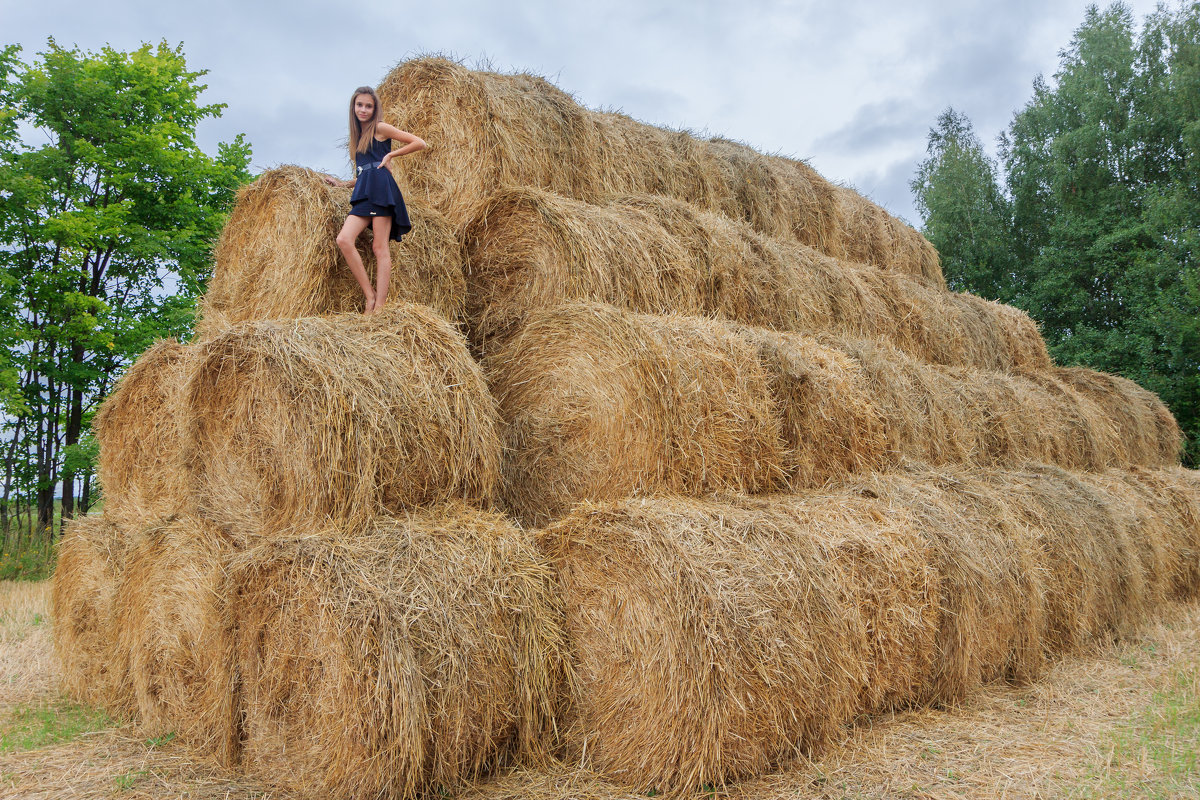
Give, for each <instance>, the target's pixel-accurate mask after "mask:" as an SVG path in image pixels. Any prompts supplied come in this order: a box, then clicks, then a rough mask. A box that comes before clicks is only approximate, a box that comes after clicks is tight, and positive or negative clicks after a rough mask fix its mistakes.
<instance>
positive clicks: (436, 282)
mask: <svg viewBox="0 0 1200 800" xmlns="http://www.w3.org/2000/svg"><path fill="white" fill-rule="evenodd" d="M349 211H350V190H349V189H345V188H341V187H333V186H330V185H329V184H327V183H325V181H324V180H323V179H322V177H321V175H320V173H317V172H314V171H312V170H309V169H304V168H303V167H295V166H282V167H276V168H275V169H271V170H267V171H266V172H264V173H263V174H262V175H260V176H259V177H258V179H257V180H255V181H254V182H253V183H251V184H249V185H247V186H245V187H244V188H243V189H242V190H241V192H239V194H238V199H237V202H236V203H235V205H234V208H233V212H232V213H231V214H230V217H229V222H228V223H226V225H225V230H224V232H223V233H222V234H221V238H220V240H219V241H218V242H217V246H216V250H215V252H214V254H213V255H214V267H213V276H212V279H211V280H210V281H209V286H208V293H207V294H206V295H205V296H204V299H203V301H202V303H201V319H200V322H199V324H198V325H197V329H198V332H199V334H200V337H201V338H202V339H210V338H213V337H215V336H217V335H219V334H220V333H221V332H223V331H224V330H225V329H227V328H228V327H229V326H231V325H234V324H236V323H238V322H242V321H245V320H263V319H293V318H296V317H313V316H321V315H327V314H338V313H342V312H351V311H361V310H362V308H363V294H362V289H360V288H359V286H358V283H357V282H356V281H355V280H354V277H353V276H352V275H351V273H350V268H349V267H348V266H347V265H346V260H345V258H344V257H343V256H342V254H341V252H340V251H339V250H338V247H337V243H336V242H335V240H334V239H335V237H336V236H337V233H338V231H339V230H341V227H342V223H343V222H345V219H346V215H347V213H349ZM409 212H410V216H411V217H412V221H413V230H412V232H411V233H409V234H407V235H406V236H405V237H404V240H403V241H402V242H399V243H397V242H391V243H389V248H390V252H391V257H392V278H391V290H390V291H389V292H388V298H389V301H390V302H397V303H405V302H411V303H420V304H422V305H428V306H431V307H432V308H434V309H436V310H437V311H438V312H439V313H441V314H442V315H443V316H445V317H447V318H449V319H454V320H457V319H460V318H461V316H462V313H463V303H464V301H465V295H464V291H465V289H464V283H463V274H462V251H461V248H460V246H459V242H458V238H457V236H456V235H455V233H454V230H453V227H452V226H451V225H450V223H449V222H448V221H447V220H446V219H445V217H443V216H442V215H441V214H440V213H438V212H437V211H436V210H434V209H432V208H429V207H427V206H424V205H422V204H420V203H419V201H418V202H417V203H413V204H412V205H411V206H410V208H409ZM370 241H371V234H366V235H364V236H362V237H360V238H359V241H358V244H359V253H360V255H362V257H363V260H364V262H365V264H366V266H367V271H368V274H369V275H370V276H371V279H372V280H374V274H375V256H374V254H373V253H372V252H371V246H370Z"/></svg>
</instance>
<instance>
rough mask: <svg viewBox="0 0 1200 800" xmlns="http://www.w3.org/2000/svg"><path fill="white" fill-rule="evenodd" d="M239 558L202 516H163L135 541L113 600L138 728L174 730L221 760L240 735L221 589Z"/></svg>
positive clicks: (122, 661)
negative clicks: (227, 571)
mask: <svg viewBox="0 0 1200 800" xmlns="http://www.w3.org/2000/svg"><path fill="white" fill-rule="evenodd" d="M233 552H234V546H233V544H232V542H231V541H230V539H229V537H228V536H227V535H225V534H223V533H222V532H221V531H220V530H218V529H217V528H216V526H214V525H213V524H212V523H209V522H207V521H205V520H203V519H200V518H197V517H195V516H181V517H175V518H171V519H164V520H159V521H158V522H156V523H152V524H150V525H148V526H146V527H145V528H143V529H142V530H140V531H139V532H138V533H137V534H136V535H135V536H134V537H133V542H132V544H131V546H130V548H129V551H128V554H127V556H126V560H125V569H124V571H123V573H122V574H121V578H120V582H119V583H118V585H117V589H116V594H115V597H114V600H113V614H114V617H115V618H116V619H118V620H120V624H119V625H118V626H116V627H117V629H116V631H115V635H116V640H115V649H116V653H117V663H119V664H121V668H122V670H123V671H125V672H126V673H127V674H128V675H129V681H130V684H131V686H132V690H133V695H134V698H135V701H136V703H137V710H138V718H139V722H140V728H141V732H142V733H143V734H144V735H146V736H161V735H163V734H165V733H168V732H174V733H176V734H178V736H179V737H180V738H181V739H182V740H184V741H186V742H188V743H189V744H190V745H192V746H193V747H196V748H198V749H200V750H202V751H204V752H211V753H217V754H220V755H221V756H222V757H225V758H228V754H229V753H230V752H231V750H232V748H233V746H234V743H235V741H236V737H237V730H236V727H235V723H234V702H235V693H236V691H237V689H236V687H235V685H234V679H233V675H232V673H231V671H230V664H231V658H232V641H231V639H230V625H231V622H230V620H229V615H230V613H231V609H229V607H228V605H227V603H226V600H227V592H226V588H225V586H224V583H223V582H224V576H225V566H226V562H227V561H228V559H229V556H230V555H231V554H232V553H233Z"/></svg>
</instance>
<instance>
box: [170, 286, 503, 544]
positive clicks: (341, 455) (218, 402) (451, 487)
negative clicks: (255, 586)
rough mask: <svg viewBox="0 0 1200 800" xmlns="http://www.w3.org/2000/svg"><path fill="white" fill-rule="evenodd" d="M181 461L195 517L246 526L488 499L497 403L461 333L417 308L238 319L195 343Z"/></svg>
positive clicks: (362, 517) (495, 465)
mask: <svg viewBox="0 0 1200 800" xmlns="http://www.w3.org/2000/svg"><path fill="white" fill-rule="evenodd" d="M184 396H185V401H186V406H187V422H188V428H187V437H186V442H187V450H186V452H185V453H184V464H185V467H186V469H187V470H188V473H189V480H190V482H191V486H192V487H193V490H194V491H195V493H196V497H197V501H198V503H199V505H200V508H201V510H202V511H203V512H204V513H205V514H206V515H207V516H209V517H210V518H212V519H214V520H217V521H219V522H222V523H225V524H232V525H235V526H239V527H245V528H251V529H253V528H258V527H266V528H276V529H280V530H282V529H285V528H287V527H289V526H303V527H308V526H311V525H312V524H313V522H314V520H317V521H320V520H326V519H328V520H332V521H337V522H345V523H352V522H355V521H357V522H359V523H363V522H365V521H366V520H369V519H370V518H371V517H373V516H374V515H375V514H377V513H379V512H381V511H383V510H392V511H398V510H403V509H406V508H412V507H415V506H420V505H426V504H429V503H433V502H438V501H441V500H446V499H452V498H461V499H464V500H467V501H469V502H476V503H484V504H486V503H487V502H489V501H490V500H491V498H492V495H493V493H494V489H495V484H496V481H497V476H498V473H499V462H500V450H499V447H500V440H499V434H498V431H497V425H498V419H497V416H496V407H495V401H494V400H493V399H492V397H491V395H490V394H489V393H488V390H487V386H486V384H485V383H484V380H483V374H482V372H481V371H480V369H479V367H478V366H477V365H476V363H475V362H474V361H473V360H472V358H471V356H470V354H469V353H468V352H467V348H466V342H465V341H464V340H463V337H462V335H461V334H460V333H459V332H458V331H457V330H456V329H455V328H454V326H453V325H451V324H450V323H449V322H447V321H446V320H445V319H443V318H442V317H441V316H439V315H438V314H436V313H435V312H433V311H432V310H430V309H428V308H425V307H423V306H416V305H397V306H389V307H387V308H386V309H385V310H384V312H382V313H378V314H373V315H371V316H365V317H364V316H361V315H347V316H342V317H331V318H310V319H301V320H292V321H276V322H253V323H242V324H241V325H239V326H237V327H235V328H232V329H230V330H229V331H228V332H226V333H225V334H223V335H221V336H220V337H218V338H216V339H212V340H210V341H207V342H204V343H203V344H201V345H200V351H199V353H198V355H197V361H196V367H195V371H194V373H193V377H192V380H191V381H190V382H189V384H188V386H187V387H186V389H185V395H184Z"/></svg>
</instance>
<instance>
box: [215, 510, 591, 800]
mask: <svg viewBox="0 0 1200 800" xmlns="http://www.w3.org/2000/svg"><path fill="white" fill-rule="evenodd" d="M552 581H553V573H552V571H551V570H550V569H549V567H548V566H547V565H546V564H545V563H544V562H543V561H542V560H541V557H540V555H539V554H538V552H537V550H536V548H535V547H534V545H533V542H532V540H531V538H530V536H529V534H526V533H524V532H522V531H521V530H519V529H517V528H515V527H514V526H513V525H512V524H511V523H509V522H508V521H507V520H506V519H505V518H504V517H502V516H500V515H498V514H490V513H484V512H478V511H472V510H469V509H465V508H461V507H449V508H441V509H436V510H431V511H424V512H419V513H416V514H413V515H411V516H407V517H398V518H378V519H376V520H374V521H372V522H371V523H369V525H368V526H367V527H366V528H365V529H363V530H348V529H345V528H341V529H337V530H324V531H320V532H314V533H312V534H310V535H304V536H290V537H281V536H271V537H269V538H267V539H266V540H264V541H262V542H261V544H259V545H257V546H256V547H253V548H251V549H249V550H247V551H245V552H244V553H242V554H240V555H239V556H237V558H236V559H235V560H234V561H233V564H232V570H231V586H232V588H231V593H230V598H231V602H233V603H234V605H235V606H236V608H237V609H238V615H237V663H238V665H239V670H240V675H241V683H242V688H243V699H242V706H241V719H242V720H243V725H244V739H243V752H242V763H243V765H244V769H245V770H246V771H247V772H248V774H251V775H254V776H258V777H260V778H262V779H264V780H266V781H268V782H270V783H272V784H275V785H282V786H284V787H286V788H287V789H289V790H291V791H296V792H298V793H300V794H301V795H303V796H306V797H307V796H321V797H327V796H338V797H347V798H409V797H416V796H418V795H423V794H424V793H426V792H433V791H436V790H440V789H445V790H452V789H453V788H454V787H456V786H460V785H461V784H463V783H464V782H469V781H471V780H474V779H476V778H478V777H481V776H483V775H487V774H489V773H490V772H491V771H493V770H494V769H496V768H497V767H499V766H502V765H505V764H509V763H512V762H514V761H521V762H522V763H537V762H538V761H539V760H541V759H542V758H544V757H545V756H546V754H547V752H548V751H549V750H550V749H551V748H553V746H554V741H555V730H554V723H555V720H556V717H557V716H558V713H559V706H560V704H561V702H562V700H563V697H562V692H563V690H564V687H565V686H566V685H567V678H566V675H565V672H564V670H565V669H566V664H565V661H564V657H563V643H562V627H561V625H562V621H561V617H562V610H561V606H560V600H559V598H558V593H557V590H556V589H554V588H553V584H552Z"/></svg>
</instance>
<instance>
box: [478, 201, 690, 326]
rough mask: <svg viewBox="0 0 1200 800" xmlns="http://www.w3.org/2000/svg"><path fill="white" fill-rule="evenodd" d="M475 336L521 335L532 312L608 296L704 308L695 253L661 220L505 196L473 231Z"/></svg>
mask: <svg viewBox="0 0 1200 800" xmlns="http://www.w3.org/2000/svg"><path fill="white" fill-rule="evenodd" d="M464 238H465V242H466V251H467V260H468V263H469V265H470V266H469V268H468V286H469V303H468V318H469V319H470V321H471V331H472V336H471V338H472V340H473V342H474V343H475V345H476V346H477V347H480V349H484V343H485V342H486V341H488V340H501V339H503V338H506V337H507V336H509V335H511V334H512V332H513V331H514V330H515V328H516V327H518V326H519V325H520V323H522V322H523V321H524V320H525V319H526V318H527V317H528V314H529V311H530V310H531V309H538V308H552V307H554V306H557V305H560V304H562V303H567V302H577V301H598V302H603V303H609V304H613V305H620V306H629V307H632V308H634V309H635V310H638V311H645V312H648V313H655V314H666V313H670V312H671V311H676V312H678V313H693V314H701V313H703V312H704V310H705V309H704V308H703V306H702V305H701V304H700V299H699V296H698V292H699V287H700V285H701V283H702V276H701V275H700V273H699V271H698V269H697V265H696V263H695V262H694V261H692V260H691V259H690V258H689V255H690V254H689V253H688V251H687V250H685V249H684V248H683V247H682V246H680V245H679V244H678V243H676V242H674V241H672V240H671V238H670V237H669V236H667V235H666V233H665V231H663V229H662V227H661V226H660V225H658V224H657V222H656V221H655V220H654V218H653V217H652V216H650V215H649V214H646V213H640V212H638V211H636V210H625V209H618V208H609V207H605V206H596V205H591V204H589V203H582V202H579V201H576V200H568V199H566V198H563V197H561V196H559V195H555V194H551V193H549V192H541V191H537V190H533V189H509V190H504V191H500V192H497V193H496V194H494V195H492V196H491V198H490V199H489V200H488V202H487V203H485V204H484V205H483V206H482V207H481V209H480V210H479V212H478V215H477V216H476V218H475V219H474V220H473V221H472V222H471V223H470V224H469V225H468V226H467V229H466V231H465V233H464Z"/></svg>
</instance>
